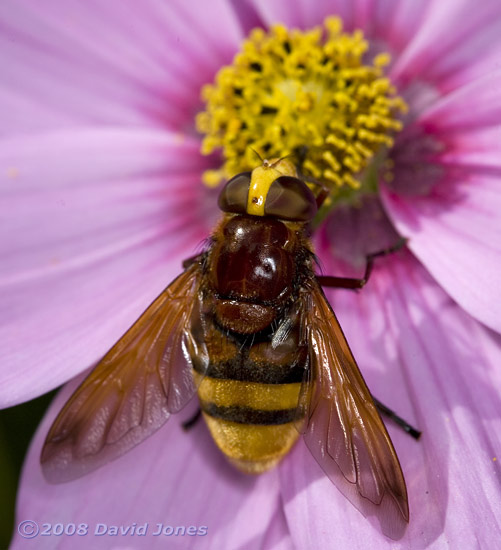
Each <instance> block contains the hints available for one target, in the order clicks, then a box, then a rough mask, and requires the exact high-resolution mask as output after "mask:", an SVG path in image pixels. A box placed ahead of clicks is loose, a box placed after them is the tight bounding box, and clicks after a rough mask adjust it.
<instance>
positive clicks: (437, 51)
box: [391, 0, 501, 93]
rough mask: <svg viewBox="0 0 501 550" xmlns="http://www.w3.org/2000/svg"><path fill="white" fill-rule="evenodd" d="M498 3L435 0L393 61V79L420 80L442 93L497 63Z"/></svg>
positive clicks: (404, 82) (500, 13)
mask: <svg viewBox="0 0 501 550" xmlns="http://www.w3.org/2000/svg"><path fill="white" fill-rule="evenodd" d="M500 25H501V5H500V4H499V2H497V0H487V1H485V2H482V3H480V4H478V5H475V7H474V8H473V6H472V3H471V1H470V0H458V1H448V2H444V1H437V0H434V1H433V2H432V3H431V4H430V9H428V10H427V12H426V17H425V19H424V20H423V21H422V24H421V25H420V26H419V28H418V29H416V30H417V32H416V33H415V34H414V36H413V37H412V40H411V41H410V42H409V44H408V46H407V47H406V48H405V49H404V51H403V52H402V54H401V56H400V57H399V58H398V59H397V60H396V63H395V65H394V66H393V69H392V74H391V76H392V78H393V80H394V81H396V82H397V83H398V84H399V86H400V87H404V86H406V85H407V84H408V83H410V82H411V81H412V80H416V79H422V80H425V81H426V82H428V83H432V84H434V85H435V86H436V87H437V88H439V89H440V90H441V91H442V93H445V92H448V91H450V90H453V89H455V88H457V87H460V86H462V85H464V84H465V83H468V82H471V81H473V80H475V79H476V78H478V77H480V76H482V75H484V74H485V73H486V72H488V71H490V70H494V69H495V68H496V67H497V66H498V59H499V52H500V47H501V44H500V43H499V40H498V36H499V29H500V28H501V27H500Z"/></svg>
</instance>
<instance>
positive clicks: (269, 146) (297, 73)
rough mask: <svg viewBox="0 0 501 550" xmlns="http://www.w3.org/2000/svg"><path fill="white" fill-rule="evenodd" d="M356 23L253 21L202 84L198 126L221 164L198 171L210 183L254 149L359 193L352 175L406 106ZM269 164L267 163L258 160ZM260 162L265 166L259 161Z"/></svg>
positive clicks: (242, 164)
mask: <svg viewBox="0 0 501 550" xmlns="http://www.w3.org/2000/svg"><path fill="white" fill-rule="evenodd" d="M369 56H370V50H369V44H368V42H367V41H366V40H365V39H364V36H363V33H362V32H361V31H354V32H352V33H345V32H343V30H342V24H341V21H340V19H339V18H337V17H328V18H327V19H326V20H325V21H324V24H323V26H322V27H315V28H313V29H311V30H309V31H300V30H297V29H296V30H289V29H287V28H286V27H285V26H283V25H276V26H274V27H272V28H271V29H270V30H269V31H265V30H263V29H254V30H253V31H251V33H250V35H249V37H248V39H247V40H245V41H244V42H243V44H242V47H241V51H240V52H239V53H237V55H236V56H235V58H234V60H233V64H232V65H229V66H225V67H223V68H222V69H221V70H220V71H219V72H218V74H217V76H216V79H215V83H214V84H210V85H206V86H204V88H203V89H202V99H203V100H204V101H205V103H206V107H205V110H204V111H203V112H201V113H199V115H198V116H197V128H198V130H199V131H200V132H201V133H203V134H204V135H205V137H204V138H203V141H202V153H203V154H210V153H213V152H215V151H218V150H221V152H222V157H223V165H222V167H221V168H220V170H218V171H210V172H209V173H206V174H205V175H204V181H205V182H206V183H208V184H209V185H215V184H216V180H217V178H218V177H219V178H220V180H219V181H222V180H224V179H227V178H229V177H231V176H233V175H234V174H237V173H239V172H243V171H247V170H251V169H252V168H253V167H255V165H256V160H255V157H256V155H257V156H259V157H260V158H263V159H264V158H267V159H270V158H271V159H274V158H282V157H284V156H288V155H291V154H292V155H294V154H296V155H297V156H301V162H300V164H301V166H300V168H301V172H302V174H303V175H304V176H305V177H306V178H308V177H309V178H312V179H315V180H317V181H320V182H322V183H323V184H324V185H326V186H327V187H329V188H330V189H331V196H333V197H335V196H336V194H339V193H343V192H346V190H347V189H348V190H352V191H357V192H358V191H359V190H360V188H361V185H362V184H361V179H362V178H361V177H360V174H361V173H363V171H364V170H365V169H366V168H367V167H368V166H369V165H370V163H371V162H373V161H374V159H375V158H376V157H377V156H380V152H381V151H382V150H384V149H387V148H389V147H391V146H392V145H393V135H394V134H395V132H398V131H399V130H400V129H401V128H402V123H401V121H400V120H399V119H398V117H399V116H400V115H401V114H402V113H404V112H405V111H406V104H405V102H404V101H403V100H402V99H401V98H400V97H399V96H397V95H396V90H395V88H394V86H393V85H392V84H391V82H390V80H389V79H388V78H387V77H385V76H384V68H385V67H386V66H387V65H388V63H389V62H390V57H389V55H388V54H386V53H380V54H377V55H375V56H373V58H372V60H371V62H370V63H369V62H367V61H366V59H367V58H369ZM267 162H268V163H267ZM263 166H264V167H266V166H269V161H266V160H264V161H263Z"/></svg>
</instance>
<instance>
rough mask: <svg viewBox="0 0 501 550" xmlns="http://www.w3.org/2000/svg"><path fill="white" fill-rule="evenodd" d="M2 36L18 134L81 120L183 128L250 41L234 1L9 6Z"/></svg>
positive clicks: (11, 120)
mask: <svg viewBox="0 0 501 550" xmlns="http://www.w3.org/2000/svg"><path fill="white" fill-rule="evenodd" d="M0 29H1V32H0V64H1V66H2V75H3V78H2V84H1V85H0V104H2V105H5V106H8V107H9V108H8V109H6V110H5V111H4V119H3V124H2V131H3V132H8V133H9V134H12V133H19V132H22V131H26V130H33V129H38V128H56V127H58V126H59V125H60V124H75V123H77V122H81V123H82V122H83V123H95V122H101V123H121V124H122V123H123V124H144V123H146V124H150V125H155V126H158V125H163V124H169V125H172V126H176V127H178V128H179V127H180V126H184V125H186V123H187V121H189V122H190V123H191V122H192V117H193V112H194V109H196V107H197V105H198V103H199V94H200V86H201V85H202V84H203V83H204V82H208V81H210V80H212V78H213V76H214V73H215V71H216V70H217V69H218V68H219V67H220V66H221V65H222V64H224V63H227V62H229V61H230V59H231V56H232V55H233V53H234V52H235V51H236V48H237V46H238V43H239V41H240V39H241V33H240V29H239V27H238V24H237V22H236V19H235V15H234V13H233V10H232V9H231V8H230V6H229V5H228V3H227V2H226V1H225V0H215V1H214V2H211V3H210V5H208V4H204V3H196V4H195V3H188V4H186V5H184V4H181V3H180V2H170V3H168V2H167V3H166V2H158V1H155V0H148V1H146V2H141V4H140V5H139V4H137V2H134V1H130V0H124V1H121V2H119V3H114V4H113V5H111V4H105V5H102V4H99V5H98V6H97V5H93V3H92V2H85V3H82V2H77V1H74V0H65V1H58V0H51V1H47V2H44V5H43V6H42V5H40V3H39V2H36V1H33V0H21V1H17V0H16V1H12V0H7V1H5V2H2V5H1V6H0Z"/></svg>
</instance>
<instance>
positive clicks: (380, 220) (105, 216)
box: [0, 0, 501, 549]
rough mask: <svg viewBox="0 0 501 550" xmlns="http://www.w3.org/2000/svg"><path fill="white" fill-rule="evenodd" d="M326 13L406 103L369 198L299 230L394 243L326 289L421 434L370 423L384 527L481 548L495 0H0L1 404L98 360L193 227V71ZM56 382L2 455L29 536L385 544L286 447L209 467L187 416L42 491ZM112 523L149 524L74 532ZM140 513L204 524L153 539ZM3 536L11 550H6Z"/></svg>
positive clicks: (500, 81) (193, 243) (168, 268)
mask: <svg viewBox="0 0 501 550" xmlns="http://www.w3.org/2000/svg"><path fill="white" fill-rule="evenodd" d="M333 14H336V15H338V16H339V17H340V18H341V19H342V20H343V23H344V28H345V29H347V31H352V30H354V29H361V30H362V31H363V32H364V34H365V37H366V38H367V39H368V40H369V42H370V44H371V48H372V50H373V51H374V53H375V54H377V53H378V52H381V51H386V52H389V53H390V54H391V57H392V63H391V65H390V66H389V68H388V72H387V74H388V77H389V78H390V80H391V82H392V84H393V85H394V86H395V87H396V88H397V90H398V93H399V94H400V95H401V96H402V97H403V98H404V100H405V101H406V103H407V105H408V107H409V113H408V114H407V115H406V118H405V119H404V120H403V122H404V129H403V130H402V132H400V133H399V134H396V136H395V138H394V139H395V144H394V146H393V147H392V149H391V150H390V151H389V152H388V153H387V155H386V156H385V158H384V163H383V164H382V165H381V166H379V165H378V166H377V168H378V173H381V175H382V177H383V178H384V177H385V178H386V180H387V181H386V183H385V182H384V181H381V182H380V184H379V186H378V190H379V194H378V195H374V194H368V195H366V196H363V197H360V198H359V200H358V201H357V202H356V203H352V202H346V203H343V204H340V205H337V206H336V208H335V209H333V210H331V212H330V213H329V215H328V217H327V218H326V220H325V221H324V223H323V225H322V226H321V227H320V228H319V230H318V232H317V234H316V237H315V244H316V250H317V254H318V255H319V257H320V260H321V261H322V264H323V269H324V272H325V273H333V274H337V273H338V272H339V271H343V272H346V273H350V274H355V273H359V272H360V270H361V269H363V261H364V257H365V255H366V253H367V252H368V251H370V250H375V249H377V247H380V246H381V244H382V243H384V244H385V245H386V244H387V243H388V242H391V241H392V239H394V238H396V237H397V236H398V234H400V235H404V236H405V237H407V238H408V239H409V241H408V246H407V250H406V251H402V252H400V253H399V254H398V255H395V256H393V257H391V258H385V259H384V260H381V261H380V262H379V263H378V265H377V266H376V268H375V271H374V274H373V276H372V279H371V281H370V283H369V284H368V285H367V286H366V288H365V289H364V291H363V292H361V293H359V294H357V295H355V294H351V293H347V292H343V291H338V292H336V293H330V294H329V297H330V298H331V300H332V303H333V304H334V306H335V309H336V313H337V314H338V316H339V318H340V321H341V324H342V326H343V329H344V330H345V333H346V334H347V336H348V340H349V342H350V344H351V346H352V347H353V351H354V354H355V356H356V357H357V361H358V363H359V365H360V366H361V369H362V371H363V372H364V376H365V378H366V380H367V382H368V384H369V386H370V387H371V390H372V391H373V393H374V394H375V395H376V396H377V397H378V398H379V399H381V400H382V401H383V402H385V403H387V404H389V405H391V406H392V408H394V409H395V410H397V411H398V412H399V413H400V414H402V415H403V416H404V417H406V418H409V419H410V420H412V422H413V423H415V424H417V425H418V426H419V428H420V429H422V430H423V438H422V441H421V442H419V443H418V442H415V441H412V440H410V438H408V436H406V435H405V434H403V433H401V432H399V431H398V430H396V429H394V428H393V427H392V426H389V430H390V432H391V435H392V439H393V441H394V443H395V446H396V448H397V452H398V454H399V457H400V461H401V463H402V466H403V470H404V473H405V476H406V480H407V484H408V488H409V495H410V508H411V522H410V525H409V528H408V530H407V532H406V534H405V536H404V538H403V539H402V541H401V544H402V545H403V546H404V547H410V546H421V547H430V548H438V547H443V546H444V545H445V544H446V543H447V544H448V545H450V546H453V547H457V546H460V547H473V546H479V547H482V548H489V547H493V545H494V544H495V543H493V542H491V541H496V540H497V538H499V534H500V527H499V522H498V521H497V520H496V514H495V512H494V510H497V509H498V508H499V505H500V504H501V502H500V501H501V492H500V491H499V487H498V482H497V477H496V476H499V468H498V464H499V461H498V459H499V456H498V454H497V453H498V452H499V435H498V433H496V432H499V430H496V425H497V423H498V422H499V410H500V399H499V392H498V391H496V388H498V387H499V382H500V371H499V367H498V364H499V359H500V343H501V342H500V336H499V331H500V328H501V327H500V321H499V319H500V317H499V315H498V311H497V307H496V306H497V304H498V303H499V285H498V284H497V280H498V277H497V274H498V272H499V268H498V266H499V259H500V258H499V252H500V250H499V247H500V245H499V243H501V239H500V238H499V236H500V232H501V216H500V215H499V212H500V208H499V205H498V203H499V199H498V193H497V188H496V184H497V183H498V180H499V175H500V164H499V159H500V158H501V155H500V154H499V145H498V143H499V136H498V134H499V130H498V126H499V123H500V118H501V111H500V107H499V101H498V97H499V90H500V85H501V71H500V69H499V66H497V65H496V63H498V61H497V59H499V54H500V47H501V41H500V40H499V37H498V36H499V27H500V24H501V6H500V5H499V3H498V2H497V1H495V0H491V1H487V2H483V3H481V4H474V3H473V2H472V1H470V2H468V1H465V2H462V3H458V2H453V1H452V0H450V1H445V2H444V1H442V2H439V1H438V0H428V1H427V2H420V3H417V2H412V3H411V2H397V1H396V0H393V1H392V0H386V1H384V0H369V1H362V0H359V1H357V2H349V3H347V2H341V1H340V0H332V1H330V2H329V1H328V2H322V3H311V2H310V3H308V2H306V1H305V2H300V3H298V4H295V5H294V7H293V6H291V5H290V3H288V2H285V0H284V1H277V2H273V3H264V2H260V1H258V0H254V1H251V0H249V1H246V2H237V1H233V2H232V1H230V0H218V1H217V2H216V1H213V2H211V3H210V5H207V3H202V2H197V3H193V4H188V5H186V4H183V3H182V2H178V1H172V2H160V1H158V2H155V1H153V0H149V1H148V2H141V4H139V3H137V2H136V3H134V2H120V3H118V2H115V3H106V4H104V3H102V4H101V5H100V6H99V8H96V7H90V6H89V5H88V4H83V3H76V2H69V1H62V0H59V1H57V0H53V1H52V2H50V3H49V2H45V3H43V4H41V3H38V2H35V1H34V0H32V1H23V2H20V1H16V2H14V1H6V2H3V3H2V6H1V7H0V21H1V24H2V34H1V36H0V40H1V42H2V46H1V48H0V56H1V57H2V70H3V84H2V87H1V90H2V91H1V95H0V98H1V99H0V101H1V109H2V117H3V124H2V128H1V132H2V146H1V148H0V158H1V161H2V169H1V172H0V174H1V177H2V184H1V191H2V210H3V212H2V222H3V226H4V228H5V229H7V231H5V232H4V235H6V236H7V237H8V238H3V239H2V242H1V246H2V254H1V257H2V267H1V285H2V309H3V315H2V327H1V332H0V335H1V336H0V343H1V349H2V355H3V356H4V357H3V360H2V363H1V365H0V376H1V380H2V383H1V385H0V387H1V390H0V391H1V393H0V396H1V399H2V404H3V405H4V406H8V405H11V404H14V403H18V402H20V401H23V400H26V399H30V398H32V397H34V396H36V395H39V394H40V393H43V392H45V391H48V390H49V389H52V388H54V387H56V386H58V385H59V384H61V383H62V382H65V381H67V380H69V379H70V378H72V377H74V376H75V375H77V374H78V373H80V372H81V371H82V370H83V369H85V368H86V367H89V366H90V365H92V364H93V363H94V362H95V361H97V360H98V359H99V357H101V356H102V355H103V353H104V352H105V351H106V350H107V348H108V347H109V346H110V344H112V343H113V342H114V341H115V340H116V339H118V337H119V336H120V335H121V334H122V333H123V332H124V330H125V329H126V328H127V327H128V326H129V325H130V324H131V322H132V321H133V320H134V319H135V318H136V317H137V316H138V314H139V313H140V312H141V310H142V309H143V308H144V307H145V305H147V303H148V302H149V301H151V299H152V298H153V297H154V296H155V295H156V294H158V293H159V291H160V290H161V289H162V288H163V287H164V286H165V284H166V283H167V282H168V281H169V280H170V279H172V278H173V276H174V275H175V274H176V273H177V272H178V270H179V266H180V264H181V260H182V259H184V258H186V257H187V256H189V255H190V254H192V253H193V252H194V251H195V249H196V247H197V245H198V243H199V242H200V241H201V240H202V239H203V238H204V237H205V236H206V235H207V234H208V232H209V231H210V227H211V225H212V223H213V220H214V219H215V216H216V209H215V196H216V193H215V191H214V190H213V189H209V188H206V187H203V186H201V185H200V183H199V182H200V179H201V176H202V173H204V172H206V171H207V170H209V169H217V168H218V167H219V165H218V164H217V159H214V158H206V157H203V156H201V155H200V154H199V148H200V137H199V136H198V135H197V134H196V132H195V129H194V118H195V115H196V113H197V112H200V111H201V110H202V107H201V105H200V103H199V93H200V89H201V87H202V85H203V84H206V83H209V82H212V80H213V78H214V75H215V74H216V72H217V71H218V70H219V69H220V68H221V67H222V66H223V65H225V64H227V63H229V62H230V60H231V58H232V56H233V55H234V53H235V52H236V51H237V50H238V48H239V45H240V43H241V42H242V40H243V39H244V37H245V36H246V35H247V33H248V31H249V30H250V29H251V28H252V27H255V26H260V27H263V28H270V27H271V25H272V24H273V23H277V22H281V23H283V24H284V25H285V26H286V27H287V28H293V27H299V28H303V29H310V28H312V27H313V26H315V25H320V24H321V23H322V21H323V20H324V18H325V17H326V16H328V15H333ZM383 171H384V173H383ZM74 387H75V383H74V382H72V383H71V384H70V385H69V386H68V387H67V388H65V389H64V390H63V391H62V392H61V394H60V395H59V396H58V397H57V398H56V400H55V402H54V404H53V406H52V408H51V410H50V412H49V413H48V415H47V417H46V418H45V420H44V421H43V423H42V425H41V426H40V429H39V432H38V434H37V436H36V437H35V440H34V441H33V444H32V448H31V450H30V453H29V455H28V458H27V462H26V464H25V468H24V474H23V480H22V485H21V491H20V496H19V503H18V520H19V521H20V522H21V521H26V520H34V521H37V522H38V523H39V525H40V528H41V529H45V530H47V529H48V533H52V534H51V536H46V537H44V536H40V537H39V539H38V540H37V548H43V547H47V548H53V547H54V545H55V544H59V547H61V548H65V547H71V548H78V547H82V548H88V547H89V545H90V546H92V547H93V548H99V547H103V548H110V547H112V546H113V545H115V547H117V548H118V547H142V546H145V547H148V548H151V547H154V546H155V545H157V546H158V547H161V546H165V544H166V541H168V542H167V543H168V544H169V545H172V547H180V548H186V547H187V546H195V547H197V548H203V547H204V546H205V547H209V548H256V547H263V548H267V549H268V548H277V549H278V548H284V549H289V548H293V547H296V548H317V547H338V546H347V547H350V548H365V547H367V544H368V542H367V541H370V543H371V544H380V546H382V547H384V546H388V545H389V544H390V543H389V542H388V540H387V539H385V538H384V537H383V535H381V534H380V533H379V532H378V531H376V530H374V529H373V528H372V526H371V525H370V524H369V523H368V522H366V521H365V520H364V519H363V517H361V516H360V514H359V513H358V512H357V511H356V510H355V509H354V508H353V507H351V506H350V505H349V504H347V501H346V500H345V499H344V497H343V496H342V495H340V494H339V493H338V492H337V490H336V489H335V488H334V487H333V486H332V484H331V483H330V482H329V481H328V480H327V479H326V478H325V476H324V475H323V474H322V472H321V470H320V469H319V467H318V466H317V465H316V463H315V462H314V460H313V459H312V458H311V457H310V455H309V454H308V452H307V451H306V450H305V448H304V445H297V446H296V447H295V448H294V449H293V451H292V452H291V454H290V455H289V456H288V457H287V458H286V459H285V460H284V461H283V463H282V464H281V465H280V466H279V467H278V468H277V469H275V470H272V471H270V472H268V473H266V474H264V475H262V476H260V477H258V478H255V479H250V478H246V477H243V476H241V475H240V474H238V473H236V472H234V471H233V470H232V469H231V468H230V467H229V466H227V464H226V462H225V460H224V459H223V457H222V456H221V455H220V454H219V452H218V451H217V450H216V449H215V447H214V444H213V443H212V442H211V440H210V439H209V437H208V435H207V433H206V431H205V429H204V427H203V426H196V427H195V428H194V429H193V430H192V432H191V433H189V434H188V435H186V434H181V433H180V427H179V422H178V420H177V419H174V420H171V421H170V422H169V423H168V424H167V425H166V427H165V428H163V429H162V430H160V431H159V432H157V433H156V434H155V435H154V436H153V437H151V438H150V439H149V440H148V441H146V442H145V443H144V444H142V445H140V446H139V447H137V448H135V449H134V450H133V451H131V452H130V453H129V454H127V455H126V456H124V457H123V458H121V459H119V460H118V461H116V462H113V463H111V464H109V465H107V466H105V467H103V468H102V469H100V470H98V471H96V472H94V473H92V474H90V475H89V476H87V477H85V478H82V479H79V480H77V481H74V482H71V483H68V484H65V485H59V486H50V485H48V484H47V483H46V482H45V481H44V480H43V478H42V476H41V472H40V468H39V464H38V457H39V453H40V447H41V444H42V440H43V437H44V436H45V434H46V432H47V429H48V426H49V424H50V422H51V421H52V419H53V418H54V415H55V413H56V412H57V411H58V410H59V409H60V407H61V406H62V404H63V402H64V400H65V399H66V398H67V397H68V395H69V393H70V392H71V389H72V388H74ZM188 413H189V411H187V413H186V415H188ZM46 523H48V524H50V527H46V526H44V524H46ZM134 523H135V524H136V527H137V526H140V525H144V524H145V523H147V524H148V529H149V534H148V535H147V536H144V537H143V536H142V535H129V534H122V535H120V534H118V535H117V536H116V537H113V538H112V537H111V536H110V535H109V534H103V535H99V534H97V535H96V528H97V529H100V530H101V531H103V530H105V529H108V532H109V526H117V527H120V526H122V527H123V528H124V530H125V529H127V526H129V527H130V529H132V526H133V524H134ZM59 524H61V525H62V526H63V530H64V529H68V525H72V524H75V526H76V527H75V528H76V529H77V531H76V534H75V535H70V534H68V535H61V537H60V538H57V541H56V542H55V540H54V537H55V536H56V533H57V529H59V528H57V529H56V525H59ZM98 524H102V525H104V527H98ZM157 524H160V525H161V526H162V528H163V527H169V526H174V527H179V526H184V527H185V528H186V529H188V527H190V526H195V527H196V528H197V529H199V528H200V527H207V534H206V535H203V534H197V535H191V534H189V533H187V534H185V535H184V536H183V535H181V534H179V535H177V536H176V535H172V534H170V535H169V534H164V532H163V531H162V530H161V529H160V528H158V526H157ZM71 529H72V528H71V527H70V528H69V531H68V533H70V531H71ZM78 529H79V530H80V532H79V531H78ZM158 529H160V530H161V531H162V533H161V534H159V535H156V536H155V535H153V533H154V532H156V531H157V530H158ZM99 532H100V531H99ZM197 532H198V531H197ZM127 533H130V530H129V531H127ZM167 533H169V530H167ZM22 534H23V533H20V534H17V535H16V538H15V539H14V544H13V548H21V547H23V543H24V540H25V539H23V538H22ZM25 534H26V533H25ZM496 534H497V535H498V537H496ZM394 545H395V543H392V546H394Z"/></svg>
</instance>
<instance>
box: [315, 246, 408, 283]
mask: <svg viewBox="0 0 501 550" xmlns="http://www.w3.org/2000/svg"><path fill="white" fill-rule="evenodd" d="M406 242H407V239H406V238H404V237H402V238H401V239H399V240H398V241H397V243H396V244H394V245H393V246H390V247H389V248H385V249H384V250H379V251H378V252H373V253H372V254H369V255H368V256H367V257H366V262H367V263H366V264H365V273H364V276H363V277H362V278H361V279H353V278H349V277H332V276H330V275H317V280H318V282H319V283H320V284H321V285H322V286H329V287H332V288H347V289H352V290H358V289H360V288H362V287H364V286H365V285H366V284H367V282H368V280H369V277H370V276H371V273H372V267H373V265H374V260H375V259H376V258H380V257H382V256H388V255H389V254H393V253H394V252H396V251H397V250H400V249H401V248H402V247H403V246H404V245H405V243H406Z"/></svg>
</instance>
